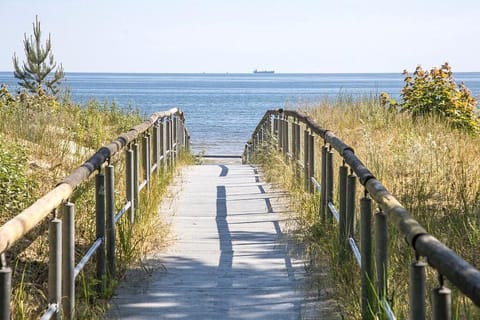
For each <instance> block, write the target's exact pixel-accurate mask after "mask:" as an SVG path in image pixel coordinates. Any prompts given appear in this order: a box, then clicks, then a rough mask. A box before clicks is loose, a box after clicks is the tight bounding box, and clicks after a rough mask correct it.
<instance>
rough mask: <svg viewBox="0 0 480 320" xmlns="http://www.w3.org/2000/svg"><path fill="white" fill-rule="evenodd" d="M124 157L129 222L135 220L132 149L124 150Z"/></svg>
mask: <svg viewBox="0 0 480 320" xmlns="http://www.w3.org/2000/svg"><path fill="white" fill-rule="evenodd" d="M125 157H126V166H125V171H126V175H125V180H126V181H125V185H126V189H127V190H126V193H127V201H129V202H130V208H129V209H128V220H129V221H130V223H131V224H133V223H134V222H135V207H136V204H135V189H134V185H135V179H134V176H135V174H134V171H135V170H134V162H135V161H134V159H133V158H134V155H133V150H132V149H131V148H129V149H128V150H127V151H125Z"/></svg>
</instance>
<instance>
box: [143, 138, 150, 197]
mask: <svg viewBox="0 0 480 320" xmlns="http://www.w3.org/2000/svg"><path fill="white" fill-rule="evenodd" d="M142 160H143V161H142V166H143V181H146V182H147V184H146V186H147V188H149V184H150V170H151V166H150V136H149V135H148V134H145V135H144V136H143V138H142ZM143 181H142V182H143Z"/></svg>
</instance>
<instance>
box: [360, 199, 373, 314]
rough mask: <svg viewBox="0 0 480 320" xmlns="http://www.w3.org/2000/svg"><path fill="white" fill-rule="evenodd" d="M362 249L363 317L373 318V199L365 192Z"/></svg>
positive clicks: (361, 212)
mask: <svg viewBox="0 0 480 320" xmlns="http://www.w3.org/2000/svg"><path fill="white" fill-rule="evenodd" d="M360 214H361V217H360V239H361V244H360V249H361V253H362V265H361V273H362V280H361V282H362V319H364V320H365V319H373V318H374V315H373V313H372V311H371V310H375V306H374V303H375V292H374V290H373V288H374V282H373V268H372V200H371V199H370V198H369V197H368V195H367V194H366V193H365V196H364V197H363V198H362V199H361V200H360Z"/></svg>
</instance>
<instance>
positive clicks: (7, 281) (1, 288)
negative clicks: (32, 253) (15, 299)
mask: <svg viewBox="0 0 480 320" xmlns="http://www.w3.org/2000/svg"><path fill="white" fill-rule="evenodd" d="M0 260H1V261H0V263H1V268H0V320H10V296H11V294H12V269H11V268H10V267H8V266H7V261H6V260H7V259H6V258H5V253H2V254H1V255H0Z"/></svg>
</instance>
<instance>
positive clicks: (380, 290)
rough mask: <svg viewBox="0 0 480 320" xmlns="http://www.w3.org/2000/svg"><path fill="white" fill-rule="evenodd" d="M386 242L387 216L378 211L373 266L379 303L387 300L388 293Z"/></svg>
mask: <svg viewBox="0 0 480 320" xmlns="http://www.w3.org/2000/svg"><path fill="white" fill-rule="evenodd" d="M387 241H388V229H387V215H386V214H385V213H384V212H383V211H381V210H379V211H378V212H377V213H376V214H375V266H376V271H377V277H376V278H377V279H376V280H377V294H378V297H379V299H380V301H382V300H384V299H386V298H387V292H388V281H387V280H388V274H387V271H388V268H387V267H388V265H387V263H388V260H387V257H388V247H387Z"/></svg>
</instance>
